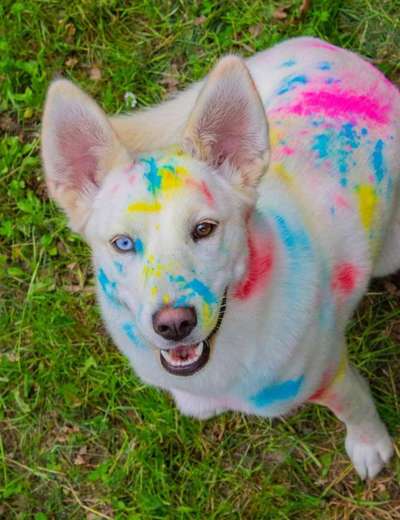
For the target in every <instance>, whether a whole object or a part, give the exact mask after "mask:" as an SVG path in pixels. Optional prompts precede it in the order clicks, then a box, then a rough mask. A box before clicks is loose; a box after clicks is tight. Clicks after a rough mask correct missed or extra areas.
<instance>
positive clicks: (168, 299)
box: [162, 294, 171, 305]
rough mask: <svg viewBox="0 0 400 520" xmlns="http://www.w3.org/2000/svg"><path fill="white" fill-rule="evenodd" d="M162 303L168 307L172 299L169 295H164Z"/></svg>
mask: <svg viewBox="0 0 400 520" xmlns="http://www.w3.org/2000/svg"><path fill="white" fill-rule="evenodd" d="M162 301H163V303H164V304H165V305H168V304H169V302H170V301H171V297H170V295H169V294H164V295H163V297H162Z"/></svg>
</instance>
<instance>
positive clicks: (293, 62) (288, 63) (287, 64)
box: [281, 58, 296, 67]
mask: <svg viewBox="0 0 400 520" xmlns="http://www.w3.org/2000/svg"><path fill="white" fill-rule="evenodd" d="M293 65H296V60H294V59H293V58H291V59H289V60H287V61H284V62H283V63H282V65H281V67H293Z"/></svg>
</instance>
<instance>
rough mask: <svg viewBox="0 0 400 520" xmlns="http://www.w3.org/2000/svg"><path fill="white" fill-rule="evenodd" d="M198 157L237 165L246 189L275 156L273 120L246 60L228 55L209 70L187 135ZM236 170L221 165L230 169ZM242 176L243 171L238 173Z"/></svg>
mask: <svg viewBox="0 0 400 520" xmlns="http://www.w3.org/2000/svg"><path fill="white" fill-rule="evenodd" d="M183 138H184V147H185V149H186V150H187V151H189V152H191V153H192V154H193V155H194V156H195V157H196V158H197V159H200V160H203V161H206V162H207V163H208V164H210V165H212V166H215V167H219V166H221V165H223V166H226V165H230V166H231V167H232V166H233V169H234V170H236V173H238V174H239V179H233V181H234V182H235V183H239V184H240V185H241V186H242V187H249V188H253V187H255V186H256V185H257V183H258V181H259V179H260V177H261V176H262V175H263V173H264V172H265V171H266V168H267V166H268V159H269V142H268V124H267V119H266V115H265V109H264V107H263V104H262V102H261V99H260V96H259V94H258V92H257V89H256V86H255V84H254V82H253V80H252V78H251V76H250V73H249V71H248V69H247V67H246V65H245V63H244V62H243V60H242V59H240V58H238V57H236V56H227V57H225V58H222V59H221V60H220V61H219V62H218V63H217V65H216V66H215V68H214V69H213V70H212V71H211V73H210V74H209V76H208V78H207V81H206V83H205V85H204V86H203V89H202V90H201V92H200V94H199V97H198V99H197V102H196V104H195V107H194V109H193V111H192V113H191V115H190V116H189V120H188V123H187V126H186V129H185V131H184V134H183ZM228 170H231V171H232V168H224V167H223V168H221V171H228ZM236 176H237V175H236Z"/></svg>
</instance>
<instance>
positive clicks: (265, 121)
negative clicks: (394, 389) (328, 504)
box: [42, 38, 400, 478]
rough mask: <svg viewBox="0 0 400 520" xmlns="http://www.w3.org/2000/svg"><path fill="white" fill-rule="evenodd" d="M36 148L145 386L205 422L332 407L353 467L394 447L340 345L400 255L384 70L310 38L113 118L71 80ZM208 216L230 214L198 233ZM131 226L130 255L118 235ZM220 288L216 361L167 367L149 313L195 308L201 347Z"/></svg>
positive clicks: (49, 109)
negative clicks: (373, 285) (175, 370)
mask: <svg viewBox="0 0 400 520" xmlns="http://www.w3.org/2000/svg"><path fill="white" fill-rule="evenodd" d="M265 113H266V114H267V117H265ZM42 152H43V162H44V167H45V171H46V177H47V183H48V186H49V191H50V194H51V195H52V196H53V197H54V199H55V200H56V201H57V202H58V203H59V204H60V206H61V207H62V208H63V209H64V210H65V211H66V213H67V215H68V217H69V220H70V224H71V227H72V228H73V229H74V230H76V231H78V232H80V233H81V234H82V235H83V236H84V237H85V239H86V240H87V242H88V243H89V245H90V246H91V248H92V251H93V263H94V268H95V271H96V273H97V276H98V297H99V301H100V304H101V308H102V312H103V316H104V319H105V322H106V324H107V327H108V330H109V332H110V334H111V335H112V337H113V339H114V341H115V342H116V344H117V345H118V347H119V348H120V349H121V350H122V351H123V352H124V353H125V354H126V355H127V356H128V358H129V359H130V361H131V362H132V365H133V367H134V368H135V370H136V372H137V373H138V375H139V376H140V377H141V378H142V379H143V380H144V381H146V382H148V383H150V384H153V385H156V386H158V387H160V388H164V389H167V390H168V391H169V392H170V393H171V394H172V395H173V396H174V399H175V401H176V403H177V405H178V407H179V409H180V410H181V411H182V412H183V413H184V414H188V415H192V416H194V417H198V418H205V417H209V416H212V415H214V414H216V413H220V412H222V411H224V410H239V411H243V412H247V413H251V414H258V415H261V416H266V417H273V416H278V415H282V414H285V413H287V412H289V411H290V410H293V409H294V408H296V407H297V406H299V405H300V404H302V403H304V402H306V401H312V402H316V403H322V404H324V405H326V406H328V407H329V408H330V409H331V410H332V411H333V412H334V413H335V414H336V415H337V416H338V417H339V418H340V419H341V420H342V421H344V423H345V424H346V427H347V436H346V449H347V451H348V453H349V455H350V457H351V459H352V461H353V463H354V466H355V468H356V470H357V471H358V473H359V475H360V476H361V477H362V478H365V477H373V476H374V475H376V474H377V473H378V471H379V470H380V469H381V467H382V466H383V464H384V463H385V462H387V461H388V460H389V459H390V457H391V455H392V451H393V448H392V443H391V440H390V437H389V435H388V433H387V431H386V428H385V426H384V425H383V424H382V422H381V420H380V419H379V417H378V414H377V412H376V410H375V406H374V404H373V401H372V399H371V396H370V393H369V390H368V387H367V384H366V383H365V382H364V380H363V379H362V378H361V377H360V375H359V374H358V372H357V371H356V370H355V369H354V368H353V367H351V366H350V365H349V364H348V362H347V357H346V342H345V326H346V324H347V322H348V320H349V318H350V317H351V315H352V313H353V311H354V309H355V307H356V305H357V303H358V302H359V300H360V298H361V297H362V295H363V293H364V292H365V289H366V287H367V285H368V282H369V280H370V279H371V277H372V276H374V275H377V276H381V275H386V274H388V273H391V272H393V271H395V270H397V269H398V268H400V205H399V203H398V201H399V189H400V188H399V175H400V95H399V92H398V91H397V89H396V88H395V87H394V86H393V85H392V84H390V82H389V81H388V80H386V79H385V78H384V76H383V75H382V74H381V73H380V72H379V71H378V70H376V69H375V68H374V67H373V66H371V65H370V64H369V63H367V62H366V61H364V60H362V59H361V58H360V57H359V56H356V55H355V54H353V53H351V52H348V51H346V50H343V49H339V48H337V47H334V46H332V45H330V44H328V43H326V42H323V41H320V40H317V39H313V38H298V39H294V40H289V41H286V42H284V43H282V44H280V45H277V46H275V47H273V48H272V49H269V50H267V51H265V52H262V53H259V54H257V55H255V56H254V57H252V58H250V59H248V60H246V61H243V60H241V59H240V58H238V57H235V56H228V57H225V58H223V59H221V60H220V61H219V62H218V63H217V65H216V66H215V68H214V69H213V70H212V71H211V73H210V74H209V76H208V77H207V78H206V80H205V81H204V82H201V83H198V84H195V85H194V86H192V87H191V88H189V89H188V90H187V91H185V92H182V93H181V94H179V95H178V96H177V97H176V98H175V99H173V100H171V101H168V102H166V103H164V104H162V105H160V106H158V107H155V108H153V109H150V110H146V111H142V112H138V113H134V114H132V115H130V116H117V117H114V118H111V120H107V118H106V116H105V114H104V113H103V112H102V111H101V109H100V108H99V107H98V106H97V105H96V104H95V102H94V101H93V100H91V99H90V98H89V97H88V96H87V95H86V94H84V93H83V92H82V91H80V90H79V89H78V88H77V87H75V86H74V85H72V84H71V83H70V82H67V81H65V80H59V81H56V82H54V83H53V84H52V85H51V87H50V89H49V93H48V97H47V102H46V107H45V113H44V120H43V147H42ZM204 220H212V221H215V222H218V223H219V225H218V227H217V228H216V229H215V230H214V232H213V233H212V234H211V235H210V236H208V237H207V238H204V239H202V240H197V241H195V240H193V239H192V236H191V232H192V229H193V227H194V226H195V225H196V223H198V222H199V221H204ZM120 234H122V235H128V236H130V237H132V239H133V240H134V244H135V252H133V251H130V252H128V253H121V252H117V251H116V250H115V249H114V248H113V247H112V245H111V244H110V240H112V239H113V237H115V236H116V235H120ZM225 292H226V294H227V299H226V309H225V315H224V317H223V319H222V323H221V325H220V328H219V330H218V331H217V332H216V333H215V334H214V336H213V337H212V339H211V340H210V341H211V355H210V359H209V361H208V363H207V364H206V365H205V366H204V367H203V368H202V369H201V370H199V371H198V372H196V373H194V374H193V375H191V376H189V377H182V376H180V375H173V374H170V373H169V372H167V371H166V370H165V369H164V368H163V366H162V365H161V363H160V355H159V354H160V350H161V349H165V348H170V347H174V346H176V345H177V344H178V343H179V342H175V343H174V342H171V341H170V340H166V339H164V338H163V337H161V336H160V335H159V334H157V333H156V332H155V329H154V327H153V323H152V317H153V316H154V313H155V312H156V311H157V310H159V309H160V308H166V307H169V306H172V307H173V306H174V305H177V302H178V301H179V302H181V305H183V306H185V305H189V304H190V306H191V307H192V308H194V309H195V310H196V315H197V317H198V319H197V326H196V327H195V328H194V329H193V330H192V332H191V333H190V334H189V336H188V337H187V338H185V340H184V341H183V342H182V341H181V342H180V343H184V344H185V345H195V344H198V343H199V342H201V341H202V340H204V339H205V338H207V337H208V336H209V335H210V333H211V332H212V331H213V330H214V329H215V326H216V323H217V321H218V319H219V318H221V317H222V316H221V314H222V311H223V309H221V305H222V303H221V302H222V301H223V299H224V294H225Z"/></svg>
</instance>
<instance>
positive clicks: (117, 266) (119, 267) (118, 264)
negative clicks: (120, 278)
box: [113, 261, 124, 274]
mask: <svg viewBox="0 0 400 520" xmlns="http://www.w3.org/2000/svg"><path fill="white" fill-rule="evenodd" d="M113 263H114V266H115V269H116V270H117V271H118V273H119V274H122V273H123V272H124V266H123V264H121V262H117V261H114V262H113Z"/></svg>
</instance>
